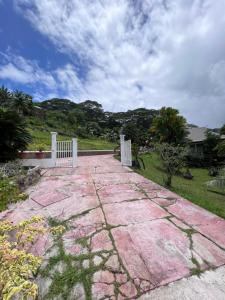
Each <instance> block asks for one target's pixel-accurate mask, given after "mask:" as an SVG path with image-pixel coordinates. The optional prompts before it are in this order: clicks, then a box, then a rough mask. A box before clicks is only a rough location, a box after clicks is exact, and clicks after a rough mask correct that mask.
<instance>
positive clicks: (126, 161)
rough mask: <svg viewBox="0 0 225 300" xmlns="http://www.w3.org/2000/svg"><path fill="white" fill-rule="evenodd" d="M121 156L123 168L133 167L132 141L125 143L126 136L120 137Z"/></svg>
mask: <svg viewBox="0 0 225 300" xmlns="http://www.w3.org/2000/svg"><path fill="white" fill-rule="evenodd" d="M120 155H121V163H122V165H123V166H129V167H131V166H132V151H131V140H128V141H125V135H120Z"/></svg>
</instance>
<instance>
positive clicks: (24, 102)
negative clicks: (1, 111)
mask: <svg viewBox="0 0 225 300" xmlns="http://www.w3.org/2000/svg"><path fill="white" fill-rule="evenodd" d="M11 108H12V109H14V110H15V111H16V112H17V113H18V114H20V115H29V114H31V113H32V110H33V102H32V97H31V96H30V95H28V94H25V93H23V92H21V91H15V92H14V93H12V107H11Z"/></svg>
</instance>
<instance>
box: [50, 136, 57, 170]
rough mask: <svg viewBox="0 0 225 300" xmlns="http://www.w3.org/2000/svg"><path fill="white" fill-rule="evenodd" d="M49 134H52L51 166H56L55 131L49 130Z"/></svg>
mask: <svg viewBox="0 0 225 300" xmlns="http://www.w3.org/2000/svg"><path fill="white" fill-rule="evenodd" d="M51 135H52V145H51V151H52V154H51V158H52V164H53V167H55V166H56V153H57V141H56V136H57V132H51Z"/></svg>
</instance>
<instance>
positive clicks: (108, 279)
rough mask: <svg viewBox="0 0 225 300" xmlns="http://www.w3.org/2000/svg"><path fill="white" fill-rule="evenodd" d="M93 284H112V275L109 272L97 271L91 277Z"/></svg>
mask: <svg viewBox="0 0 225 300" xmlns="http://www.w3.org/2000/svg"><path fill="white" fill-rule="evenodd" d="M93 282H102V283H113V282H114V275H113V274H112V273H111V272H109V271H98V272H96V273H95V274H94V276H93Z"/></svg>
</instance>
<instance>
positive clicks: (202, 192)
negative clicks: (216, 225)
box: [137, 153, 225, 218]
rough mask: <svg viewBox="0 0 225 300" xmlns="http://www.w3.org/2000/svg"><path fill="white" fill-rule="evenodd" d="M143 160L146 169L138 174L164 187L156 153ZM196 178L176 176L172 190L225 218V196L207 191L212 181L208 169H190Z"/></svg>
mask: <svg viewBox="0 0 225 300" xmlns="http://www.w3.org/2000/svg"><path fill="white" fill-rule="evenodd" d="M142 158H143V159H144V162H145V167H146V169H145V170H143V169H141V170H138V171H137V172H138V173H140V174H141V175H143V176H144V177H146V178H149V179H151V180H152V181H154V182H156V183H158V184H160V185H163V176H164V172H163V170H162V166H161V162H160V160H159V158H158V156H157V155H156V154H155V153H152V154H144V155H142ZM190 171H191V173H192V175H193V176H194V178H193V179H192V180H188V179H184V178H182V177H180V176H174V177H173V179H172V188H171V190H172V191H174V192H175V193H177V194H179V195H181V196H182V197H184V198H186V199H188V200H190V201H191V202H193V203H195V204H197V205H199V206H201V207H204V208H205V209H207V210H209V211H211V212H212V213H215V214H217V215H218V216H220V217H222V218H225V194H223V193H222V192H221V193H218V192H213V191H210V190H208V189H207V187H206V184H205V183H206V182H207V181H209V180H212V177H210V176H209V175H208V170H207V169H201V168H192V169H190Z"/></svg>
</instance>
